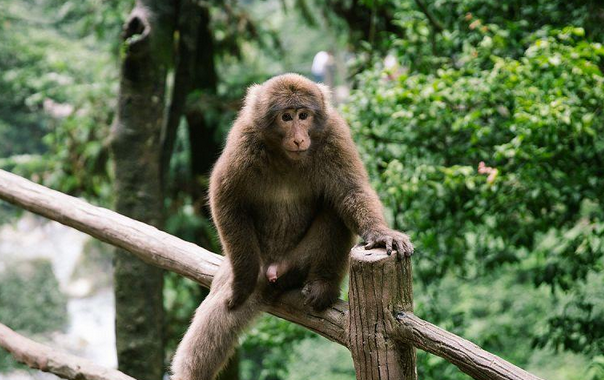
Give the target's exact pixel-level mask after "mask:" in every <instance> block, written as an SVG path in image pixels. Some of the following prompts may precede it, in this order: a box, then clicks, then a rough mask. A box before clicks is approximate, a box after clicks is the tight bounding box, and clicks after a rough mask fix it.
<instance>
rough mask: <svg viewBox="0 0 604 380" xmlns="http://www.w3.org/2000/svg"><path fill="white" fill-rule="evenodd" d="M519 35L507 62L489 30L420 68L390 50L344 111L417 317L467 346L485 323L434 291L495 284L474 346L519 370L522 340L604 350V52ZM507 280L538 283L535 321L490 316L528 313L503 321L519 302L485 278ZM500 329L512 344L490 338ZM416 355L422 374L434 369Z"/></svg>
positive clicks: (573, 33) (581, 42)
mask: <svg viewBox="0 0 604 380" xmlns="http://www.w3.org/2000/svg"><path fill="white" fill-rule="evenodd" d="M418 34H421V33H418ZM523 38H524V40H526V41H527V45H525V49H524V51H523V52H522V53H521V54H520V55H519V56H517V57H514V56H513V54H511V53H510V52H509V50H507V49H505V48H503V47H502V46H501V43H503V40H502V39H500V38H498V36H497V33H496V32H490V31H486V32H484V34H483V35H482V38H481V39H477V40H476V41H475V42H474V43H466V45H465V46H464V49H463V51H462V53H461V54H460V55H459V56H458V57H457V59H456V61H455V63H454V64H453V63H451V64H449V63H447V62H440V63H438V69H435V70H434V71H427V72H424V70H423V69H421V68H416V69H415V70H413V68H410V67H408V66H405V62H408V61H411V60H413V57H414V54H415V52H413V51H412V52H411V53H410V54H409V55H407V54H406V53H400V54H402V56H397V61H398V62H399V66H398V67H391V68H389V69H387V70H385V69H383V68H382V66H381V65H380V64H379V63H378V64H376V65H375V66H374V67H373V68H371V69H368V70H366V71H365V72H364V73H363V74H362V75H360V76H359V77H358V80H359V83H358V88H359V90H357V91H356V92H355V93H353V95H352V98H351V101H350V102H349V104H348V105H346V106H345V107H344V112H345V114H346V116H347V118H348V120H349V122H350V125H351V128H352V129H353V131H354V133H355V136H356V140H357V144H358V145H359V147H360V149H361V153H362V156H363V159H364V161H365V163H366V165H367V167H368V170H369V172H370V174H371V177H372V180H373V183H374V185H375V187H376V188H377V189H378V191H379V192H380V194H381V197H382V200H383V201H384V203H385V205H386V207H387V209H388V213H389V214H390V217H391V219H392V222H393V224H394V225H395V226H396V227H397V228H400V229H403V230H408V231H410V232H411V235H412V238H413V240H414V241H415V243H416V246H417V252H418V256H417V259H416V260H415V263H416V264H415V266H416V269H417V271H416V274H417V278H418V279H419V280H420V281H421V288H422V291H421V292H426V293H427V294H431V295H432V296H434V298H435V299H426V298H425V297H422V296H421V295H420V305H419V309H420V310H422V311H424V312H425V314H422V316H424V317H426V318H427V319H429V320H432V321H435V322H437V323H438V322H440V321H442V322H443V323H453V326H450V327H451V328H452V331H456V330H459V332H463V333H462V335H464V336H466V337H468V336H470V337H471V336H472V334H471V332H472V329H476V327H477V324H478V323H479V321H481V320H483V317H481V316H480V314H478V315H473V313H472V312H470V311H468V310H465V311H463V312H461V313H459V312H456V311H455V310H456V309H458V308H455V307H453V308H447V306H446V304H447V302H444V301H445V300H446V297H445V296H443V295H442V290H443V289H442V282H443V281H445V280H446V279H447V278H450V277H452V276H453V277H454V278H463V279H464V282H465V281H469V282H470V283H472V284H474V285H476V286H477V288H476V289H473V290H472V291H473V292H476V291H480V290H481V289H484V288H481V287H480V286H481V285H480V282H482V283H483V284H485V283H486V284H489V282H491V284H490V285H485V286H488V289H490V291H491V292H492V291H495V289H506V290H505V293H504V295H505V296H506V297H510V300H509V301H507V305H508V306H507V307H502V308H501V309H500V310H498V311H497V312H495V313H492V315H490V317H489V318H486V319H484V320H485V321H489V323H490V324H496V325H497V329H495V330H494V331H483V332H482V333H480V334H477V335H476V336H475V337H474V339H473V340H474V341H475V342H477V343H482V344H483V345H484V346H485V347H486V348H487V349H492V351H493V352H497V351H498V349H497V348H498V347H499V348H501V347H508V346H509V345H510V346H513V348H512V349H510V350H501V349H499V351H500V352H501V353H502V354H504V356H510V355H511V357H510V358H511V359H512V361H513V362H514V363H517V364H522V363H523V361H525V360H526V358H527V356H526V355H527V354H528V352H529V351H530V349H531V348H532V347H530V346H529V347H526V346H525V351H521V350H520V347H522V344H519V343H518V340H520V339H521V338H520V337H522V339H525V340H527V342H528V343H529V344H530V343H531V342H532V343H533V344H536V345H538V346H542V347H555V348H559V349H565V350H571V351H576V352H584V353H587V354H588V355H594V354H597V353H598V352H601V350H602V344H603V343H602V342H604V335H602V331H603V329H602V326H601V323H600V322H601V320H602V310H601V305H602V302H603V301H604V296H603V295H602V293H601V292H596V291H593V289H594V284H596V283H599V284H602V269H603V264H604V260H603V255H602V253H603V252H604V249H603V248H604V214H603V212H602V207H603V205H602V201H601V194H602V190H601V189H603V188H604V175H603V174H604V173H603V171H602V170H603V169H602V168H603V166H602V162H604V139H603V137H602V136H604V115H603V113H602V104H604V90H603V88H604V87H603V84H604V76H603V74H602V71H601V69H600V67H601V65H602V63H603V59H602V58H603V57H604V48H603V47H602V45H601V44H600V43H594V42H590V41H589V40H587V39H586V38H585V32H584V30H583V29H581V28H573V27H569V28H564V29H562V30H548V29H547V28H546V29H544V30H541V31H537V32H535V33H534V34H532V35H530V36H526V37H523ZM410 39H412V38H406V39H405V40H404V41H402V42H401V43H406V42H407V41H408V40H410ZM507 43H508V42H505V44H507ZM505 54H508V55H505ZM506 273H507V275H508V276H509V273H515V275H514V280H513V281H515V282H517V283H519V284H524V285H523V286H524V287H525V288H526V286H530V285H531V284H533V285H535V286H539V285H541V284H543V285H547V286H548V287H549V289H550V292H549V293H546V294H544V295H543V297H546V298H547V299H549V300H550V301H549V302H551V304H549V305H548V306H547V307H545V306H544V307H543V308H541V310H540V311H538V310H539V309H536V310H532V311H531V312H530V313H529V314H528V315H532V316H533V317H534V318H535V322H534V323H530V322H528V321H527V320H526V319H525V320H524V321H521V322H522V323H521V324H520V325H519V324H515V325H514V326H510V327H507V328H506V327H505V322H504V320H499V319H500V318H508V317H510V315H518V314H521V315H523V316H526V315H527V312H528V311H529V310H528V309H525V310H523V311H520V310H519V311H518V312H517V313H513V312H511V311H510V310H509V309H510V307H512V306H513V305H515V304H516V303H517V302H518V300H519V299H518V300H517V301H516V302H514V299H515V297H516V296H514V294H513V293H511V288H510V286H509V285H507V286H499V287H498V286H496V285H494V284H493V283H492V281H493V278H496V277H497V276H500V275H503V274H506ZM476 281H478V283H477V282H476ZM452 286H453V287H454V289H456V291H459V289H460V287H461V288H463V286H465V285H463V283H462V282H460V281H459V280H458V281H456V282H454V283H453V284H452ZM493 287H494V288H495V289H493ZM596 288H597V289H601V287H597V286H596ZM437 289H438V290H439V291H440V292H441V293H440V294H439V292H437V291H436V290H437ZM421 292H420V294H421ZM432 292H435V293H432ZM520 293H521V292H519V294H520ZM470 296H471V295H470V294H467V295H465V297H461V298H460V299H458V301H459V302H462V303H463V302H464V300H466V299H467V297H470ZM535 297H539V296H537V295H535ZM525 301H526V302H531V301H529V300H528V299H526V300H525ZM424 302H425V303H424ZM533 302H534V304H533V305H532V307H533V308H534V307H536V306H537V305H538V303H537V302H536V301H533ZM420 314H421V313H420ZM544 318H545V319H544ZM540 319H541V320H543V319H544V320H543V322H545V325H542V324H541V323H538V321H539V320H540ZM456 321H457V322H456ZM598 321H600V322H598ZM459 323H461V325H460V324H459ZM524 323H526V325H525V324H524ZM464 324H466V326H463V325H464ZM540 325H541V327H539V326H540ZM512 327H513V328H512ZM502 329H507V330H508V331H509V333H510V334H511V333H512V331H513V334H515V337H514V338H513V339H512V341H509V342H507V343H505V342H503V341H499V339H501V338H502V337H504V335H501V334H502ZM523 330H524V332H523ZM503 331H505V330H503ZM492 333H496V334H497V336H492V335H491V334H492ZM509 338H510V336H509V335H508V336H507V337H506V339H509ZM531 338H532V340H531ZM550 345H551V346H550ZM422 360H424V363H426V366H425V367H424V368H426V371H431V369H430V368H432V369H433V368H437V367H438V360H434V359H430V358H427V359H422ZM430 373H431V372H430ZM430 376H431V377H433V378H440V377H441V376H443V373H442V372H441V373H440V376H439V375H438V373H437V372H434V374H432V375H430Z"/></svg>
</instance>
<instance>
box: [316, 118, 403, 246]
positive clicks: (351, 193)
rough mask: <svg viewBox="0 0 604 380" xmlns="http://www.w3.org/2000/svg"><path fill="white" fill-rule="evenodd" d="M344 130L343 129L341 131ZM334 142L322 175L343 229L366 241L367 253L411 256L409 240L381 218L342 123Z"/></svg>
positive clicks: (380, 206)
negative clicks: (382, 249) (372, 250)
mask: <svg viewBox="0 0 604 380" xmlns="http://www.w3.org/2000/svg"><path fill="white" fill-rule="evenodd" d="M342 127H346V129H344V128H342ZM337 128H338V129H337V138H336V139H333V140H332V142H331V144H332V146H331V157H330V159H329V160H326V162H327V163H328V166H327V167H326V169H327V172H326V173H324V174H325V175H326V176H328V177H327V178H329V179H328V180H327V184H326V186H325V189H326V196H327V199H329V200H331V202H332V203H333V205H334V207H335V209H336V210H337V211H338V213H339V215H340V216H341V217H342V219H343V220H344V222H345V223H346V225H347V226H348V227H349V228H350V229H352V230H353V231H354V232H356V233H357V234H358V235H359V236H361V238H363V240H364V241H365V243H366V245H365V247H366V248H367V249H370V248H373V247H377V246H383V247H385V248H386V251H387V253H388V254H391V252H392V249H393V248H394V249H395V250H396V251H397V252H398V253H399V254H405V255H411V254H412V253H413V245H412V244H411V241H410V240H409V237H408V236H407V235H406V234H404V233H402V232H399V231H395V230H392V229H390V228H389V227H388V225H387V224H386V220H385V219H384V216H383V208H382V203H381V202H380V200H379V198H378V196H377V194H376V192H375V191H374V190H373V189H372V188H371V186H370V184H369V178H368V176H367V172H366V170H365V167H364V166H363V163H362V161H361V159H360V157H359V154H358V152H357V150H356V147H355V145H354V142H353V140H352V137H351V136H350V132H349V131H348V129H347V126H346V124H345V122H344V121H343V120H341V121H340V123H338V126H337Z"/></svg>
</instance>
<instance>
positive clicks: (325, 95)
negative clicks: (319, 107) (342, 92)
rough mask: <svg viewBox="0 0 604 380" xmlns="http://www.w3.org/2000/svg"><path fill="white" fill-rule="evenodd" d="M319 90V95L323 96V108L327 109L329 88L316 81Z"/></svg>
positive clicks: (329, 100)
mask: <svg viewBox="0 0 604 380" xmlns="http://www.w3.org/2000/svg"><path fill="white" fill-rule="evenodd" d="M317 86H318V87H319V90H320V91H321V96H322V97H323V107H325V109H329V108H330V107H331V89H330V88H329V86H327V85H324V84H323V83H317Z"/></svg>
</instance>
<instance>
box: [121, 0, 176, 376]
mask: <svg viewBox="0 0 604 380" xmlns="http://www.w3.org/2000/svg"><path fill="white" fill-rule="evenodd" d="M172 15H173V8H172V5H171V2H164V1H161V0H156V1H153V0H138V1H137V2H136V6H135V8H134V10H133V11H132V13H131V14H130V16H129V19H128V21H127V22H126V24H125V26H124V34H123V51H124V53H123V57H122V59H123V61H122V67H121V78H120V93H119V99H118V110H117V119H116V121H115V123H114V125H113V129H112V141H111V150H112V154H113V159H114V164H115V194H116V210H117V211H118V212H120V213H122V214H125V215H128V216H130V217H132V218H134V219H137V220H140V221H143V222H145V223H149V224H151V225H153V226H155V227H161V226H162V223H163V195H162V186H161V181H160V178H161V165H160V163H161V162H160V152H161V145H160V134H161V128H162V124H163V116H164V92H165V81H166V74H167V68H168V63H169V58H170V54H171V53H170V52H171V50H172V33H173V25H172V19H173V17H172ZM114 262H115V274H114V282H115V309H116V345H117V354H118V363H119V365H118V367H119V369H120V370H121V371H122V372H124V373H127V374H129V375H131V376H133V377H134V378H137V379H140V380H161V379H162V377H163V374H164V365H163V363H164V344H163V340H164V336H163V323H164V319H163V315H164V312H163V297H162V291H163V272H162V270H160V269H158V268H155V267H152V266H149V265H147V264H145V263H143V262H142V261H140V260H139V259H138V258H136V257H134V256H132V255H127V254H123V253H117V254H116V256H115V261H114Z"/></svg>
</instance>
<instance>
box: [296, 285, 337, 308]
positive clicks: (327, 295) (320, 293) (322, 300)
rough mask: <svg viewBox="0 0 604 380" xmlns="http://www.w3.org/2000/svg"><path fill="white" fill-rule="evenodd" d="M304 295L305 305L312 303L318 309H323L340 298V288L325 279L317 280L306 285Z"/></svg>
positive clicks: (303, 290)
mask: <svg viewBox="0 0 604 380" xmlns="http://www.w3.org/2000/svg"><path fill="white" fill-rule="evenodd" d="M302 295H303V296H304V298H305V299H306V301H305V302H304V304H305V305H310V306H311V307H312V308H313V309H314V310H316V311H323V310H325V309H327V308H328V307H330V306H331V305H333V304H334V303H335V302H336V301H337V300H338V297H340V288H339V286H334V285H333V284H332V283H330V282H328V281H325V280H315V281H312V282H309V283H307V284H306V285H305V286H304V288H303V289H302Z"/></svg>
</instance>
